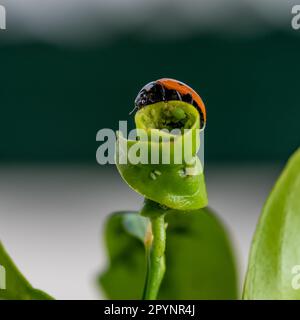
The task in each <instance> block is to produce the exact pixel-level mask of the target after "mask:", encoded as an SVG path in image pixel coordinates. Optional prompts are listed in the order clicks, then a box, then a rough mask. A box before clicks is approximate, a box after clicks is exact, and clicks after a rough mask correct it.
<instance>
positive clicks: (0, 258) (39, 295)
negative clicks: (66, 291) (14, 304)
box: [0, 242, 53, 300]
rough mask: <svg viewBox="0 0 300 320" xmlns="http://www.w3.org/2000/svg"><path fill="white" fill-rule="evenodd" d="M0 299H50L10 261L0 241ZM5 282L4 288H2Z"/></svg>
mask: <svg viewBox="0 0 300 320" xmlns="http://www.w3.org/2000/svg"><path fill="white" fill-rule="evenodd" d="M0 266H1V271H0V272H1V275H0V300H52V299H53V298H51V297H50V296H49V295H48V294H46V293H45V292H42V291H40V290H37V289H34V288H32V286H31V285H30V284H29V282H28V281H27V280H26V279H25V278H24V276H23V275H22V274H21V273H20V271H19V270H18V269H17V267H16V266H15V265H14V263H13V262H12V260H11V258H10V257H9V255H8V254H7V252H6V251H5V249H4V247H3V245H2V243H1V242H0ZM4 283H5V287H6V288H5V289H3V287H4Z"/></svg>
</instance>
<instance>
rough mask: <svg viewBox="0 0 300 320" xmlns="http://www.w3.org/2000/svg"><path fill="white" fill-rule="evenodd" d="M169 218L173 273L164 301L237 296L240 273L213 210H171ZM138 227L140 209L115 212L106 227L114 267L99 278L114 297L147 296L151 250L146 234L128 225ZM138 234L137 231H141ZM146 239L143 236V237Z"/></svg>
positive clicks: (166, 281) (170, 271) (163, 289)
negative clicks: (147, 247)
mask: <svg viewBox="0 0 300 320" xmlns="http://www.w3.org/2000/svg"><path fill="white" fill-rule="evenodd" d="M170 212H171V213H170V214H168V215H167V216H166V222H167V223H168V228H167V249H166V265H167V271H166V274H165V278H164V280H163V283H162V286H161V290H160V293H159V296H158V298H159V299H236V298H237V276H236V268H235V263H234V258H233V254H232V251H231V247H230V243H229V240H228V238H227V235H226V232H225V230H224V228H223V226H222V224H221V223H220V221H219V220H218V219H217V218H216V217H215V215H214V214H213V213H212V212H211V211H210V210H209V209H207V208H206V209H200V210H195V211H186V212H183V211H180V212H177V211H176V210H171V211H170ZM129 215H130V218H129V219H130V221H131V222H133V221H134V219H137V221H139V222H137V221H136V222H135V223H134V224H135V225H137V224H139V223H141V220H140V219H145V218H142V217H141V216H140V215H139V214H137V213H128V212H118V213H115V214H113V215H112V216H110V218H109V219H108V222H107V225H106V229H105V241H106V245H107V251H108V256H109V266H108V268H107V270H106V271H105V272H104V273H103V274H102V275H101V276H100V278H99V282H100V284H101V286H102V289H103V290H104V292H105V293H106V296H107V297H108V298H110V299H141V297H142V291H143V286H144V280H145V270H146V263H145V256H144V255H145V252H144V246H143V243H142V242H141V241H140V240H141V236H140V234H139V236H138V237H136V236H133V233H132V232H128V230H129V229H128V228H125V225H126V223H125V224H124V220H127V221H128V216H129ZM135 234H136V235H137V233H136V232H135ZM139 239H140V240H139Z"/></svg>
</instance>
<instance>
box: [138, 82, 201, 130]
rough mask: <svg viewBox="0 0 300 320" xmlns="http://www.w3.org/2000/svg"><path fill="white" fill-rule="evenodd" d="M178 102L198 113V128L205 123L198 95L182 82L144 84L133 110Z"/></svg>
mask: <svg viewBox="0 0 300 320" xmlns="http://www.w3.org/2000/svg"><path fill="white" fill-rule="evenodd" d="M171 100H180V101H184V102H187V103H189V104H191V105H193V106H194V107H195V108H197V110H198V111H199V113H200V127H201V128H204V127H205V123H206V109H205V105H204V103H203V101H202V99H201V97H200V96H199V95H198V93H197V92H196V91H195V90H193V89H192V88H191V87H189V86H188V85H186V84H185V83H183V82H180V81H178V80H175V79H169V78H162V79H159V80H156V81H152V82H150V83H148V84H146V85H145V86H144V87H143V88H142V89H141V91H140V92H139V93H138V95H137V97H136V99H135V108H136V109H141V108H143V107H145V106H147V105H149V104H153V103H156V102H160V101H171Z"/></svg>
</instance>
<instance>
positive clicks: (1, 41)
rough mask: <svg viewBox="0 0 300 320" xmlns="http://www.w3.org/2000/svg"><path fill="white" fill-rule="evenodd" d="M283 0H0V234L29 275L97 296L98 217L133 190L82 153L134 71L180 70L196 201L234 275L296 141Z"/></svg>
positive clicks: (298, 66)
mask: <svg viewBox="0 0 300 320" xmlns="http://www.w3.org/2000/svg"><path fill="white" fill-rule="evenodd" d="M296 3H297V1H281V0H184V1H179V0H85V1H79V0H44V1H38V0H26V1H22V0H0V4H1V5H3V6H5V8H6V15H7V16H6V20H7V21H6V24H7V29H6V30H0V82H1V85H0V97H1V101H0V106H1V109H0V110H1V118H0V119H1V125H0V136H1V143H0V218H1V219H0V239H1V240H2V241H3V243H4V245H5V246H6V247H7V249H8V252H9V253H10V254H11V256H12V257H13V258H14V260H15V262H16V264H17V265H18V266H19V267H20V269H21V270H22V272H23V273H24V274H25V275H26V276H27V278H28V279H29V280H30V281H31V282H32V284H33V285H34V286H35V287H38V288H41V289H44V290H45V291H47V292H49V293H50V294H51V295H53V296H55V297H56V298H61V299H79V298H80V299H93V298H99V297H101V295H99V293H98V290H97V288H96V286H95V284H94V283H95V277H96V275H97V272H98V271H99V270H100V269H101V268H103V267H104V266H105V259H104V252H103V245H102V242H101V237H102V233H101V230H102V226H103V221H104V219H105V216H106V215H107V214H108V213H109V212H111V211H114V210H120V209H133V210H137V209H138V208H139V206H140V204H141V202H142V199H141V197H139V196H138V195H136V194H135V193H134V192H133V191H131V190H129V188H128V187H127V186H126V185H125V183H123V182H122V181H121V178H120V177H119V176H118V173H117V172H116V169H115V168H114V167H113V166H106V167H103V166H99V165H98V164H97V163H96V158H95V156H96V150H97V148H98V145H99V143H97V142H96V133H97V131H98V130H100V129H102V128H112V129H117V127H118V121H119V120H126V119H128V113H129V112H130V111H131V110H132V108H133V101H134V98H135V96H136V94H137V92H138V91H139V89H140V88H141V87H142V86H143V85H144V84H145V83H147V82H150V81H152V80H155V79H158V78H161V77H171V78H176V79H178V80H181V81H183V82H186V83H187V84H189V85H190V86H192V87H193V88H194V89H195V90H196V91H197V92H198V93H199V94H200V95H201V97H202V98H203V100H204V102H205V103H206V106H207V113H208V124H207V127H206V131H205V160H206V163H205V165H206V180H207V186H208V193H209V200H210V205H211V206H212V207H213V208H214V209H215V210H216V211H218V213H219V216H220V217H221V218H222V219H223V221H224V222H225V223H226V225H227V227H228V229H229V230H230V232H231V236H232V239H233V241H234V244H235V247H236V251H237V255H238V261H239V266H240V277H241V279H243V276H244V272H245V269H246V265H247V257H248V250H249V245H250V241H251V238H252V234H253V231H254V229H255V224H256V222H257V218H258V216H259V213H260V210H261V207H262V206H263V203H264V201H265V198H266V197H267V195H268V193H269V191H270V189H271V187H272V185H273V183H274V181H275V180H276V177H277V176H278V174H279V172H280V171H281V169H282V166H283V164H284V163H285V161H286V160H287V158H288V157H289V155H290V154H291V153H292V152H293V151H294V150H295V149H296V148H297V147H298V146H299V142H300V134H299V129H300V125H299V119H300V108H299V101H300V100H299V98H298V91H299V74H300V63H299V55H300V30H298V31H296V30H293V28H292V26H291V20H292V14H291V9H292V6H293V5H294V4H296Z"/></svg>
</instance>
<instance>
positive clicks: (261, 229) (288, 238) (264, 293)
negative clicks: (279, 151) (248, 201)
mask: <svg viewBox="0 0 300 320" xmlns="http://www.w3.org/2000/svg"><path fill="white" fill-rule="evenodd" d="M299 271H300V149H298V150H297V152H296V153H295V154H294V155H293V156H292V157H291V158H290V160H289V161H288V163H287V165H286V167H285V169H284V170H283V172H282V174H281V175H280V177H279V179H278V181H277V182H276V184H275V186H274V188H273V190H272V192H271V194H270V195H269V197H268V199H267V202H266V204H265V206H264V208H263V211H262V215H261V218H260V220H259V223H258V225H257V228H256V232H255V235H254V239H253V242H252V247H251V253H250V259H249V265H248V272H247V276H246V282H245V287H244V295H243V298H244V299H283V300H285V299H300V290H299V287H298V285H299V283H300V282H299V278H300V274H299ZM295 286H296V287H295Z"/></svg>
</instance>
